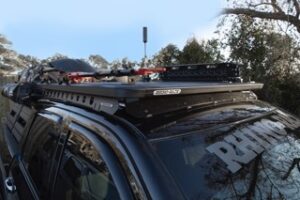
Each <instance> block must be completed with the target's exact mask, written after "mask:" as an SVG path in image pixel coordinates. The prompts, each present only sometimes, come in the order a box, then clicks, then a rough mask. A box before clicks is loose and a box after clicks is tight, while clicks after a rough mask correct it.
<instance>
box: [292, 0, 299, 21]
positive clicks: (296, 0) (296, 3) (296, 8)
mask: <svg viewBox="0 0 300 200" xmlns="http://www.w3.org/2000/svg"><path fill="white" fill-rule="evenodd" d="M293 3H294V7H295V10H296V17H297V18H299V15H300V5H299V2H298V0H293Z"/></svg>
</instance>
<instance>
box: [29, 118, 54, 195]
mask: <svg viewBox="0 0 300 200" xmlns="http://www.w3.org/2000/svg"><path fill="white" fill-rule="evenodd" d="M58 139H59V132H58V130H57V129H56V128H55V126H54V124H53V123H52V122H51V121H49V120H48V119H45V118H43V117H40V116H38V117H37V119H36V121H35V122H34V125H33V127H32V128H31V130H30V133H29V135H28V136H27V142H26V145H25V151H24V162H25V163H26V166H27V170H28V172H29V174H30V176H31V178H32V180H33V182H34V184H35V186H36V188H37V189H38V192H39V195H40V197H41V198H42V199H46V197H47V196H48V192H49V188H50V179H51V175H50V174H51V173H52V171H51V169H52V163H53V160H54V154H55V151H56V147H57V142H58Z"/></svg>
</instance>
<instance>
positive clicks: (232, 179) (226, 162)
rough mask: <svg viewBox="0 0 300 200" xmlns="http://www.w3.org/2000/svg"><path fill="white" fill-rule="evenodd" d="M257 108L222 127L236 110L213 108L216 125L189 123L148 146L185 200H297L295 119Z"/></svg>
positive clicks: (299, 146)
mask: <svg viewBox="0 0 300 200" xmlns="http://www.w3.org/2000/svg"><path fill="white" fill-rule="evenodd" d="M249 108H251V106H249ZM252 108H253V107H252ZM248 110H249V109H248ZM261 110H263V109H257V112H255V110H253V111H251V113H252V114H251V115H250V118H244V117H243V118H242V119H243V121H241V122H240V123H235V122H233V123H229V122H228V123H227V122H226V123H223V119H224V117H222V114H226V115H228V116H234V115H237V116H238V115H240V114H238V113H239V112H236V109H232V110H231V111H230V110H228V109H226V108H224V109H223V111H222V112H219V110H213V111H212V113H211V116H216V118H215V119H220V120H221V121H220V122H221V123H222V124H221V125H222V126H217V125H218V124H219V122H218V121H217V122H218V123H216V125H215V127H214V128H210V127H209V128H206V129H205V128H203V125H202V124H200V125H199V126H198V129H197V126H196V125H195V126H194V127H195V129H193V131H191V132H186V133H185V134H177V135H176V134H175V135H174V136H173V137H165V138H161V139H154V140H152V141H151V144H152V146H153V149H154V150H155V151H156V153H157V154H158V155H159V156H160V158H161V160H162V162H163V163H164V164H165V166H166V167H167V169H168V170H169V172H170V173H171V174H172V175H173V177H174V180H175V181H176V182H177V183H178V185H179V186H180V187H181V189H182V191H183V192H184V193H185V195H186V196H187V197H188V199H300V193H299V190H300V168H299V166H300V158H299V155H300V137H299V136H300V134H299V132H300V119H297V118H295V117H293V116H292V115H289V114H287V113H285V112H282V111H280V110H278V109H276V110H273V111H272V112H268V113H266V112H261ZM213 112H215V113H213ZM246 114H247V113H246ZM218 115H219V116H218ZM253 116H254V117H255V118H252V117H253ZM208 119H209V118H208ZM225 119H226V118H225ZM239 119H240V118H238V120H239ZM188 120H189V121H191V120H190V119H188ZM210 120H211V119H209V122H210ZM203 121H204V119H203ZM201 122H202V121H201ZM230 122H232V121H231V120H230ZM180 123H181V124H180ZM182 124H186V121H184V120H183V121H181V122H178V123H177V124H174V127H175V126H177V127H183V128H182V129H181V130H180V131H182V130H183V129H184V128H185V127H184V126H183V125H182ZM181 125H182V126H181ZM164 130H165V131H168V130H172V126H170V127H166V128H165V129H164ZM174 130H177V129H175V128H174ZM160 131H161V132H163V129H161V130H160ZM180 133H181V132H180Z"/></svg>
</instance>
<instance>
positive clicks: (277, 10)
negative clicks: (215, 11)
mask: <svg viewBox="0 0 300 200" xmlns="http://www.w3.org/2000/svg"><path fill="white" fill-rule="evenodd" d="M228 2H229V4H230V6H229V7H228V8H225V9H224V10H223V13H224V14H235V15H247V16H249V17H252V18H260V19H266V20H279V21H283V22H286V23H288V24H290V25H293V26H294V27H295V28H296V30H297V32H298V33H300V18H299V17H300V2H299V0H280V1H277V0H246V1H240V0H228Z"/></svg>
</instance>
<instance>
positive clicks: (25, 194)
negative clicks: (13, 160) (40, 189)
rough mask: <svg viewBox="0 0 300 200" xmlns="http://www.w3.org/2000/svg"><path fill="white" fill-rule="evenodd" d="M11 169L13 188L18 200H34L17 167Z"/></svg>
mask: <svg viewBox="0 0 300 200" xmlns="http://www.w3.org/2000/svg"><path fill="white" fill-rule="evenodd" d="M11 169H12V170H11V172H12V176H13V179H14V183H15V186H16V188H17V193H18V196H19V198H20V199H34V197H33V196H32V193H31V191H30V189H29V187H28V185H27V182H26V180H25V178H24V176H23V174H22V172H21V170H20V168H19V166H18V165H15V166H13V167H12V168H11Z"/></svg>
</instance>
